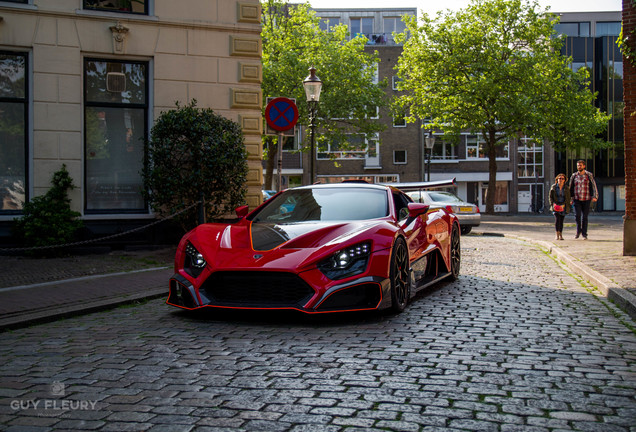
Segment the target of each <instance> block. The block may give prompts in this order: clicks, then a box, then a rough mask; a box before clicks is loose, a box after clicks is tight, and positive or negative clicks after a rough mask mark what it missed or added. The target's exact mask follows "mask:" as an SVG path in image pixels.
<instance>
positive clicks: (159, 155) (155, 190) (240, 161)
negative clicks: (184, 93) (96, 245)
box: [143, 100, 248, 229]
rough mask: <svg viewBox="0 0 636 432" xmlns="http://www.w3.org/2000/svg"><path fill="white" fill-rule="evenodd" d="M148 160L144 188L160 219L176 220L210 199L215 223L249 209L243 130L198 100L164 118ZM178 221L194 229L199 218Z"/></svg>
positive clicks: (208, 211)
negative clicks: (246, 204)
mask: <svg viewBox="0 0 636 432" xmlns="http://www.w3.org/2000/svg"><path fill="white" fill-rule="evenodd" d="M147 154H148V158H149V163H148V164H147V165H146V167H145V169H144V172H143V178H144V185H145V187H146V191H147V192H146V194H147V199H148V202H149V203H150V205H151V206H152V208H153V210H154V211H155V212H157V213H158V214H159V215H161V216H167V215H171V214H173V213H175V212H177V211H179V210H182V209H184V208H186V207H188V206H190V205H192V204H195V203H197V202H199V201H200V200H201V198H204V201H205V210H206V218H207V219H208V220H210V219H214V218H218V217H220V216H222V215H225V214H227V213H229V212H231V211H233V210H234V209H235V208H236V207H238V206H240V205H242V204H244V202H245V195H246V193H247V188H246V185H245V183H246V180H247V172H248V167H247V152H246V150H245V145H244V140H243V134H242V131H241V128H240V126H239V125H238V124H237V123H236V122H233V121H231V120H228V119H226V118H224V117H221V116H219V115H217V114H215V113H214V111H212V110H211V109H199V108H196V100H193V101H192V102H191V103H190V104H189V105H186V106H183V107H182V106H179V104H178V103H177V109H175V110H171V111H167V112H163V113H161V115H160V116H159V118H158V119H157V121H156V123H155V125H154V126H153V128H152V131H151V137H150V141H149V142H148V146H147ZM177 220H178V221H179V222H180V223H181V224H182V226H183V227H184V228H185V229H190V228H192V227H194V226H195V225H196V222H197V212H196V211H195V210H194V209H193V210H192V211H189V212H186V213H183V214H182V215H180V216H179V217H178V218H177Z"/></svg>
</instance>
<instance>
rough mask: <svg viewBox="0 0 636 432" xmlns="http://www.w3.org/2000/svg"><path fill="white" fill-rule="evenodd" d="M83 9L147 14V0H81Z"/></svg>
mask: <svg viewBox="0 0 636 432" xmlns="http://www.w3.org/2000/svg"><path fill="white" fill-rule="evenodd" d="M83 1H84V3H83V4H84V9H91V10H100V11H108V12H121V13H132V14H140V15H148V2H149V0H83Z"/></svg>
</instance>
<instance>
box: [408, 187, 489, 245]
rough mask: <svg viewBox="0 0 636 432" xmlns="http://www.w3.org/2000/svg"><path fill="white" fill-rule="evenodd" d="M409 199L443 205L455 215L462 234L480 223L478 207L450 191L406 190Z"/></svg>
mask: <svg viewBox="0 0 636 432" xmlns="http://www.w3.org/2000/svg"><path fill="white" fill-rule="evenodd" d="M406 194H407V195H408V196H410V197H411V199H412V200H413V201H415V202H418V203H423V204H428V205H430V206H431V207H444V208H446V209H447V210H449V211H452V212H453V213H455V214H456V215H457V219H459V225H460V226H461V230H462V234H468V233H469V232H470V230H472V229H473V227H476V226H479V224H480V223H481V214H480V213H479V207H477V206H476V205H475V204H471V203H467V202H465V201H463V200H462V199H461V198H460V197H458V196H457V195H455V194H454V193H452V192H445V191H432V190H428V191H410V192H406Z"/></svg>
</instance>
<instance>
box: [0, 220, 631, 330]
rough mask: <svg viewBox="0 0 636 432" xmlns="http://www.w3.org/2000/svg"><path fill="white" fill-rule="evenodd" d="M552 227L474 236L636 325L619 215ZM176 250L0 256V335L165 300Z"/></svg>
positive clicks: (484, 228)
mask: <svg viewBox="0 0 636 432" xmlns="http://www.w3.org/2000/svg"><path fill="white" fill-rule="evenodd" d="M553 220H554V219H553V217H552V216H551V215H527V216H506V215H496V216H490V215H482V223H481V225H480V226H479V227H477V228H475V229H473V231H472V232H471V234H469V235H471V236H479V235H484V236H485V235H503V236H506V237H514V238H520V239H523V240H526V241H528V242H531V243H533V244H536V245H538V246H540V247H542V248H544V249H545V250H548V251H550V253H552V254H553V255H555V256H556V257H557V259H558V260H560V261H562V262H563V263H564V264H565V265H566V266H567V267H568V268H569V269H570V271H571V272H572V273H573V274H576V275H579V276H581V277H582V278H583V279H585V280H587V281H589V282H590V283H591V284H592V285H594V286H596V287H597V288H599V289H600V290H601V292H603V293H604V295H606V296H608V297H609V298H610V299H611V300H612V301H614V302H616V303H617V304H618V305H619V306H620V307H621V308H622V309H623V310H625V311H626V312H627V313H629V314H630V316H631V317H632V318H633V319H635V320H636V257H624V256H623V255H622V252H623V219H622V216H621V215H618V214H610V215H606V214H592V215H591V216H590V225H589V240H582V239H579V240H574V234H575V232H576V228H575V225H574V217H573V216H571V215H570V216H568V217H567V218H566V222H565V223H566V224H565V227H564V233H563V236H564V238H565V240H564V241H556V240H554V225H553ZM175 249H176V246H175V247H166V248H162V249H157V250H146V251H114V252H110V253H105V254H85V255H78V256H72V257H66V258H49V259H33V258H26V257H10V256H0V275H1V276H0V331H3V330H6V329H11V328H18V327H24V326H27V325H31V324H35V323H38V322H45V321H51V320H55V319H60V318H63V317H67V316H72V315H76V314H80V313H87V312H91V311H96V310H100V309H105V308H111V307H115V306H118V305H122V304H127V303H131V302H136V301H140V300H143V299H147V298H156V297H167V294H168V279H169V277H170V276H171V275H172V265H173V259H174V252H175Z"/></svg>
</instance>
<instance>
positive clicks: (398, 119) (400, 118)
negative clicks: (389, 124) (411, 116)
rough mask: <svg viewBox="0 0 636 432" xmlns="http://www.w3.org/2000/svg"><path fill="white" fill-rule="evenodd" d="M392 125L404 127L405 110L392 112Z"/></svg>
mask: <svg viewBox="0 0 636 432" xmlns="http://www.w3.org/2000/svg"><path fill="white" fill-rule="evenodd" d="M393 127H406V112H405V111H401V112H396V113H394V114H393Z"/></svg>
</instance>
